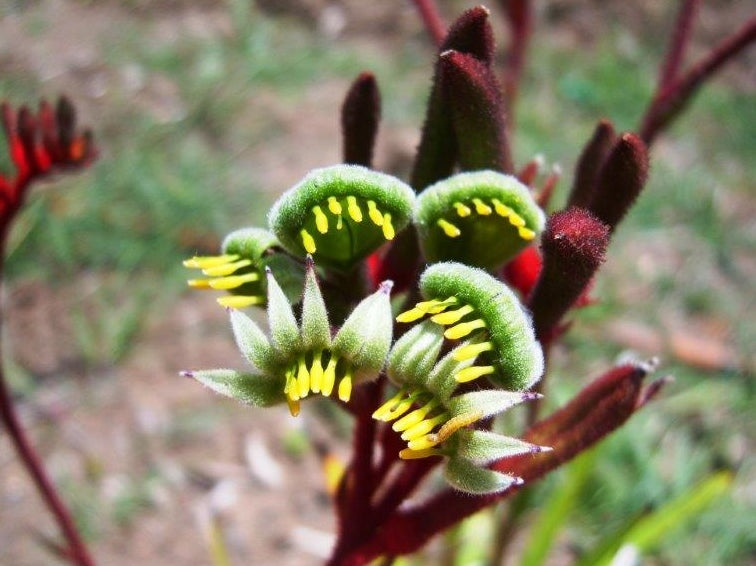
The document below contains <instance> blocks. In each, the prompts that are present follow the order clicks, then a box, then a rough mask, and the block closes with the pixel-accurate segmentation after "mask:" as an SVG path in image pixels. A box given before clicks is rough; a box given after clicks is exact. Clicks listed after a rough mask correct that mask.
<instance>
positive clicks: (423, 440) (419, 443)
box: [400, 434, 439, 457]
mask: <svg viewBox="0 0 756 566" xmlns="http://www.w3.org/2000/svg"><path fill="white" fill-rule="evenodd" d="M437 437H438V435H437V434H426V435H425V436H421V437H420V438H416V439H415V440H410V441H409V442H408V443H407V446H408V448H407V449H408V450H411V451H413V452H424V451H426V450H428V449H429V448H433V447H434V446H435V445H436V444H438V443H439V440H438V438H437ZM402 452H404V451H403V450H402ZM400 457H401V453H400Z"/></svg>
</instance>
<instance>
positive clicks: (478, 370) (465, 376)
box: [454, 366, 494, 383]
mask: <svg viewBox="0 0 756 566" xmlns="http://www.w3.org/2000/svg"><path fill="white" fill-rule="evenodd" d="M493 372H494V367H493V366H470V367H469V368H465V369H463V370H460V371H459V372H458V373H457V374H456V375H455V376H454V379H456V380H457V382H458V383H467V382H468V381H472V380H473V379H478V378H479V377H481V376H483V375H490V374H492V373H493Z"/></svg>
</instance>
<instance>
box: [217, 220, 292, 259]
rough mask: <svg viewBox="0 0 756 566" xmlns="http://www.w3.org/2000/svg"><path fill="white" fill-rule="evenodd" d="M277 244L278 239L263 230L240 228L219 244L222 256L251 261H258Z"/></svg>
mask: <svg viewBox="0 0 756 566" xmlns="http://www.w3.org/2000/svg"><path fill="white" fill-rule="evenodd" d="M277 245H279V244H278V239H277V238H276V237H275V236H274V235H273V234H272V233H271V232H269V231H268V230H265V229H264V228H257V227H254V226H252V227H248V228H240V229H239V230H234V231H233V232H231V233H229V234H228V235H227V236H226V237H225V238H224V239H223V243H222V244H221V251H222V252H223V253H224V254H236V255H240V256H241V257H244V258H248V259H251V260H258V259H260V258H261V257H262V256H263V254H264V253H265V252H266V251H267V250H269V249H270V248H273V247H275V246H277Z"/></svg>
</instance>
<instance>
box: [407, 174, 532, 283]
mask: <svg viewBox="0 0 756 566" xmlns="http://www.w3.org/2000/svg"><path fill="white" fill-rule="evenodd" d="M544 221H545V220H544V214H543V211H542V210H541V209H540V207H538V205H537V204H536V202H535V200H534V199H533V197H532V195H531V194H530V190H529V189H528V188H527V187H526V186H525V185H523V184H522V183H521V182H520V181H518V180H517V178H515V177H513V176H510V175H504V174H502V173H497V172H495V171H475V172H471V173H460V174H458V175H455V176H453V177H450V178H448V179H445V180H443V181H440V182H438V183H436V184H435V185H433V186H431V187H429V188H428V189H426V190H425V191H423V192H422V193H421V194H420V196H419V197H418V199H417V202H416V205H415V222H416V224H417V226H418V230H419V232H420V241H421V244H422V247H423V251H424V252H425V256H426V258H427V259H428V260H429V261H432V262H435V261H446V260H454V261H460V262H463V263H465V264H468V265H474V266H477V267H483V268H486V269H496V268H497V267H499V266H501V265H502V264H503V263H504V262H505V261H507V260H508V259H510V258H511V257H513V256H514V255H515V254H517V253H518V252H519V251H520V250H522V249H523V248H525V247H526V246H528V245H529V244H530V243H531V242H532V241H533V240H534V239H535V238H536V236H537V235H538V234H539V233H540V232H541V230H542V229H543V226H544Z"/></svg>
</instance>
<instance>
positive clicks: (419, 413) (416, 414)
mask: <svg viewBox="0 0 756 566" xmlns="http://www.w3.org/2000/svg"><path fill="white" fill-rule="evenodd" d="M437 406H438V401H436V400H435V399H431V400H430V401H429V402H428V403H426V404H425V405H424V406H423V407H420V408H419V409H415V410H414V411H412V412H411V413H409V414H407V415H404V416H403V417H402V418H401V419H399V420H398V421H396V422H395V423H394V425H393V426H392V427H391V428H393V429H394V430H395V431H396V432H402V431H404V430H407V429H408V428H410V427H413V426H415V425H416V424H417V423H419V422H420V421H422V420H423V419H424V418H425V416H426V415H427V414H428V413H430V412H431V411H432V410H433V409H435V408H436V407H437Z"/></svg>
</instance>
